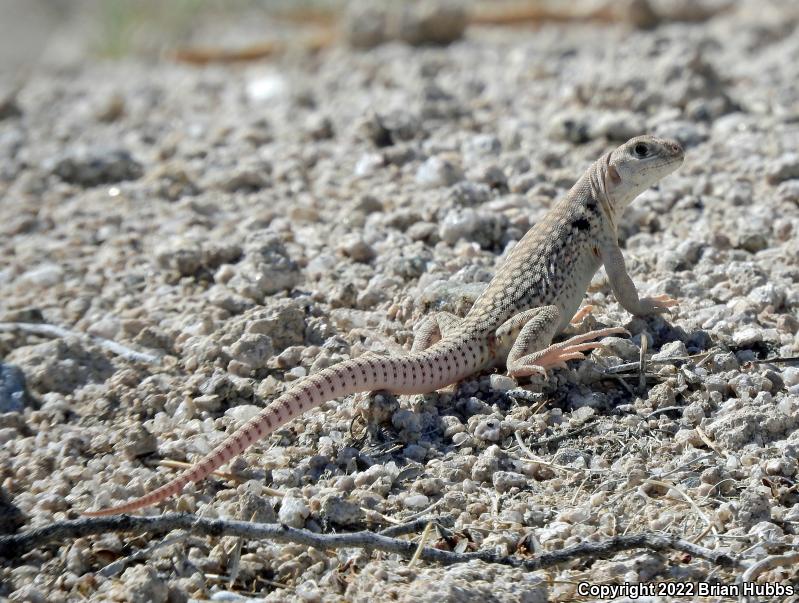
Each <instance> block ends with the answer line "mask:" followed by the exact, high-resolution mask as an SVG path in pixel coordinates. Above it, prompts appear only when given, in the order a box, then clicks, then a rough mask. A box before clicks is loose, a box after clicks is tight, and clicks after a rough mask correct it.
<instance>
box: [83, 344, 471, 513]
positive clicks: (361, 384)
mask: <svg viewBox="0 0 799 603" xmlns="http://www.w3.org/2000/svg"><path fill="white" fill-rule="evenodd" d="M448 347H449V346H448V345H447V343H446V342H439V343H438V344H436V345H434V346H432V347H431V348H429V349H428V350H425V351H423V352H418V353H414V354H410V355H408V356H396V357H392V356H387V357H383V356H371V355H370V356H362V357H359V358H355V359H352V360H348V361H345V362H342V363H340V364H337V365H335V366H331V367H329V368H326V369H324V370H322V371H320V372H318V373H315V374H313V375H310V376H309V377H306V378H305V379H303V380H302V381H300V382H299V383H298V384H297V385H296V386H295V387H294V388H292V389H291V390H289V391H288V392H286V393H284V394H283V395H281V396H279V397H278V398H276V399H275V400H273V401H272V402H271V403H270V404H269V405H268V406H266V408H264V409H263V410H262V411H261V412H260V413H258V414H257V415H256V416H255V417H253V418H252V419H250V420H249V421H247V423H245V424H244V425H242V426H241V427H240V428H239V429H237V430H236V431H235V433H233V434H231V435H230V437H228V438H226V439H225V440H224V441H223V442H222V443H221V444H219V445H218V446H217V447H216V448H215V449H214V450H212V451H211V452H210V453H209V454H208V455H206V456H205V457H204V458H203V459H202V460H200V461H199V462H197V463H196V464H194V465H193V466H192V467H190V468H188V469H187V470H186V471H184V472H183V473H181V474H180V475H178V476H177V477H176V478H174V479H173V480H171V481H170V482H168V483H166V484H164V485H163V486H161V487H160V488H157V489H155V490H153V491H152V492H150V493H149V494H146V495H144V496H142V497H140V498H137V499H135V500H132V501H130V502H128V503H124V504H121V505H117V506H113V507H108V508H105V509H100V510H98V511H84V512H83V515H85V516H87V517H99V516H103V515H116V514H118V513H128V512H130V511H135V510H136V509H140V508H142V507H147V506H150V505H154V504H157V503H159V502H161V501H162V500H164V499H165V498H168V497H170V496H173V495H175V494H178V493H179V492H180V491H181V490H182V489H183V487H184V486H185V485H186V484H189V483H192V482H197V481H200V480H201V479H204V478H205V477H207V476H208V475H209V474H210V473H211V472H212V471H215V470H216V469H217V468H218V467H220V466H221V465H224V464H225V463H227V462H228V461H229V460H231V459H232V458H234V457H236V456H238V455H239V454H241V453H242V452H243V451H244V450H246V449H247V448H248V447H249V446H250V445H251V444H253V443H254V442H257V441H258V440H260V439H261V438H263V437H265V436H267V435H269V434H270V433H272V432H274V431H275V430H276V429H277V428H278V427H280V426H281V425H283V424H284V423H287V422H288V421H291V420H292V419H294V418H295V417H298V416H299V415H301V414H303V413H304V412H306V411H308V410H310V409H312V408H315V407H317V406H319V405H320V404H322V403H324V402H327V401H328V400H332V399H334V398H338V397H340V396H346V395H349V394H354V393H357V392H362V391H374V390H381V389H382V390H389V391H392V392H394V393H398V394H399V393H401V394H406V393H425V392H429V391H432V390H435V389H438V388H440V387H443V386H444V385H447V384H449V383H451V382H453V381H455V380H457V379H458V378H460V377H461V376H463V375H466V374H469V373H471V372H473V371H474V370H475V369H474V368H473V367H471V366H466V365H467V364H471V363H467V362H465V361H464V362H463V363H462V364H459V363H457V362H452V363H450V362H447V361H446V360H445V359H446V354H447V353H451V351H452V350H448V349H447V348H448ZM442 348H443V349H442ZM442 352H443V354H442ZM458 369H460V370H458Z"/></svg>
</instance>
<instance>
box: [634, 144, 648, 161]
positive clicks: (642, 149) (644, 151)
mask: <svg viewBox="0 0 799 603" xmlns="http://www.w3.org/2000/svg"><path fill="white" fill-rule="evenodd" d="M633 153H635V155H636V156H637V157H646V156H647V155H648V154H649V147H648V146H646V145H645V144H644V143H643V142H639V143H638V144H636V145H635V146H634V147H633Z"/></svg>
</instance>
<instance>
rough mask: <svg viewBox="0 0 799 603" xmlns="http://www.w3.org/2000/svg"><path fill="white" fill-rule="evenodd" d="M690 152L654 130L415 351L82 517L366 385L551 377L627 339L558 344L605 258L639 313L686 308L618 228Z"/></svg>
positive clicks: (292, 393)
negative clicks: (645, 271)
mask: <svg viewBox="0 0 799 603" xmlns="http://www.w3.org/2000/svg"><path fill="white" fill-rule="evenodd" d="M683 158H684V152H683V149H682V147H681V146H680V144H679V143H677V142H675V141H672V140H668V139H662V138H656V137H654V136H649V135H645V136H638V137H635V138H632V139H630V140H628V141H627V142H626V143H624V144H622V145H621V146H619V147H618V148H616V149H615V150H613V151H611V152H608V153H606V154H604V155H603V156H602V157H601V158H600V159H598V160H597V161H596V162H594V163H593V164H592V165H591V166H590V167H589V168H588V170H587V171H586V172H585V173H584V174H583V176H582V177H581V178H580V179H579V180H577V182H576V183H575V184H574V186H573V187H572V188H571V189H570V190H569V192H568V193H567V194H566V195H565V196H564V197H563V198H562V199H560V200H558V201H557V202H556V203H555V204H553V206H552V207H551V208H550V209H549V211H548V212H547V214H546V215H545V216H544V218H543V219H542V220H541V221H539V222H537V223H536V224H534V225H533V226H532V227H531V228H530V230H529V231H528V232H527V233H526V234H525V235H524V236H523V237H522V238H521V240H520V241H519V242H518V243H517V244H516V245H515V247H513V249H512V250H511V251H510V253H509V254H508V256H507V258H506V260H505V261H504V263H503V265H502V266H501V267H500V268H499V270H498V271H497V272H496V274H495V275H494V277H493V279H492V280H491V281H490V282H489V284H488V286H487V287H486V289H485V290H484V291H483V292H482V293H481V294H480V295H479V296H478V298H477V299H476V300H475V302H474V304H473V305H472V307H471V309H470V310H469V312H468V313H467V314H466V316H465V317H463V318H460V317H458V316H456V315H454V314H451V313H447V312H438V313H435V314H431V315H428V316H427V317H426V318H425V319H423V320H421V321H420V323H419V324H418V325H417V328H416V333H415V338H414V343H413V345H412V348H411V351H410V353H408V354H404V355H393V356H378V355H372V354H365V355H362V356H359V357H357V358H353V359H350V360H345V361H342V362H340V363H338V364H335V365H333V366H330V367H327V368H325V369H322V370H321V371H318V372H316V373H314V374H311V375H308V376H306V377H304V378H303V379H302V380H300V381H299V382H298V383H297V384H296V385H295V386H293V387H292V388H291V389H289V390H288V391H286V392H285V393H283V394H282V395H280V396H278V397H277V398H275V399H274V400H273V401H272V402H271V403H270V404H268V405H267V406H266V407H264V408H263V409H262V410H261V411H260V412H259V413H258V414H257V415H256V416H255V417H253V418H252V419H250V420H249V421H247V422H246V423H245V424H244V425H242V426H241V427H239V428H238V429H237V430H236V431H235V432H234V433H233V434H231V435H230V436H229V437H227V438H226V439H225V440H224V441H223V442H221V443H220V444H219V445H218V446H217V447H216V448H214V449H213V450H212V451H211V452H210V453H208V454H207V455H206V456H205V457H204V458H202V459H201V460H199V461H198V462H196V463H195V464H194V465H192V466H191V467H190V468H188V469H186V470H184V471H183V472H182V473H181V474H179V475H178V476H177V477H175V478H173V479H172V480H171V481H169V482H168V483H166V484H165V485H163V486H161V487H159V488H156V489H155V490H153V491H152V492H150V493H148V494H145V495H144V496H141V497H139V498H137V499H135V500H132V501H130V502H127V503H122V504H119V505H116V506H111V507H108V508H103V509H100V510H96V511H85V512H84V513H83V514H84V515H87V516H101V515H112V514H117V513H127V512H130V511H133V510H136V509H139V508H142V507H146V506H151V505H154V504H157V503H159V502H161V501H163V500H164V499H166V498H168V497H170V496H172V495H175V494H177V493H179V492H180V491H181V490H182V489H183V487H184V486H185V485H187V484H189V483H192V482H197V481H199V480H202V479H204V478H205V477H207V476H208V475H209V474H210V473H211V472H212V471H214V470H216V469H217V468H218V467H220V466H221V465H223V464H225V463H226V462H228V461H229V460H231V459H233V458H234V457H236V456H238V455H239V454H241V453H242V452H243V451H244V450H245V449H247V448H248V447H249V446H250V445H252V444H253V443H254V442H256V441H258V440H260V439H262V438H264V437H265V436H267V435H269V434H270V433H272V432H274V431H275V430H276V429H277V428H278V427H280V426H281V425H283V424H285V423H287V422H288V421H291V420H292V419H294V418H295V417H298V416H300V415H302V414H303V413H305V412H307V411H308V410H310V409H312V408H315V407H317V406H319V405H321V404H322V403H324V402H326V401H329V400H333V399H336V398H340V397H342V396H347V395H350V394H354V393H358V392H368V391H388V392H391V393H393V394H419V393H429V392H432V391H435V390H437V389H440V388H443V387H445V386H448V385H450V384H452V383H457V382H458V381H461V380H462V379H464V378H466V377H468V376H469V375H472V374H474V373H478V372H480V371H483V370H487V369H491V368H494V367H497V366H502V365H503V364H504V365H505V367H506V369H507V372H508V375H509V376H511V377H513V378H519V377H526V376H531V375H537V374H538V375H540V374H543V375H544V376H546V370H547V369H551V368H562V367H566V364H565V363H566V361H568V360H579V359H583V358H584V357H585V356H584V352H586V351H588V350H591V349H595V348H597V347H601V344H600V343H599V342H598V341H596V340H598V339H600V338H602V337H607V336H610V335H618V334H627V335H629V333H627V331H626V330H625V329H624V328H622V327H608V328H603V329H597V330H593V331H589V332H587V333H583V334H580V335H574V336H572V337H570V338H568V339H566V340H565V341H561V342H558V343H553V338H555V337H556V336H557V335H558V334H559V333H561V332H562V331H563V330H564V329H565V328H566V327H567V326H568V325H569V323H570V322H571V317H572V316H573V315H575V312H576V311H577V309H578V308H579V306H580V303H581V301H582V298H583V296H584V294H585V292H586V291H587V288H588V285H589V284H590V281H591V279H592V278H593V276H594V274H595V273H596V272H597V270H598V269H599V268H600V267H601V266H602V265H604V267H605V272H606V274H607V277H608V281H609V283H610V285H611V288H612V290H613V292H614V294H615V296H616V299H617V300H618V301H619V303H620V305H621V306H622V307H623V308H624V309H625V310H627V311H628V312H630V313H631V314H633V315H639V316H643V315H648V314H653V313H661V312H669V311H670V308H671V307H673V306H675V305H676V304H677V301H676V300H674V299H672V298H671V297H670V296H668V295H665V294H664V295H659V296H655V297H645V298H641V297H639V295H638V291H637V289H636V287H635V284H634V283H633V281H632V279H631V278H630V276H629V274H628V272H627V269H626V267H625V263H624V257H623V255H622V251H621V248H620V246H619V242H618V231H617V224H618V220H619V218H620V217H621V215H622V213H623V212H624V209H625V208H626V207H627V205H629V204H630V203H631V202H632V201H633V200H634V199H635V198H636V197H637V196H638V195H639V194H640V193H642V192H643V191H644V190H646V189H647V188H649V187H650V186H652V185H654V184H656V183H657V182H658V181H659V180H660V179H661V178H663V177H664V176H666V175H668V174H670V173H671V172H673V171H674V170H675V169H677V167H678V166H679V165H680V164H681V163H682V161H683ZM583 313H584V312H583V311H581V312H578V313H577V315H576V316H580V315H582V314H583Z"/></svg>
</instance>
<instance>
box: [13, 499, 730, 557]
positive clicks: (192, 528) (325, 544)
mask: <svg viewBox="0 0 799 603" xmlns="http://www.w3.org/2000/svg"><path fill="white" fill-rule="evenodd" d="M172 530H187V531H189V532H190V533H193V534H202V535H204V536H217V537H218V536H240V537H242V538H249V539H266V540H271V541H273V542H291V543H295V544H301V545H303V546H310V547H314V548H317V549H322V550H325V549H334V548H342V547H347V548H363V549H366V550H378V551H385V552H387V553H394V554H397V555H400V556H401V557H404V558H406V559H410V558H412V557H413V556H414V554H415V553H416V552H417V549H418V548H419V547H418V546H417V544H415V543H413V542H411V541H408V540H399V539H397V538H391V537H388V536H384V535H382V534H375V533H374V532H369V531H363V532H352V533H349V534H316V533H314V532H309V531H308V530H299V529H297V528H290V527H288V526H284V525H278V524H257V523H249V522H246V521H234V520H223V519H210V518H205V517H197V516H196V515H191V514H188V513H169V514H167V515H159V516H157V517H138V516H132V515H115V516H112V517H89V518H84V519H75V520H70V521H61V522H56V523H52V524H50V525H47V526H42V527H40V528H35V529H33V530H29V531H27V532H23V533H21V534H13V535H11V536H0V557H6V558H19V557H20V556H21V555H23V554H25V553H27V552H28V551H31V550H32V549H34V548H36V547H37V546H42V545H44V544H46V543H48V542H52V541H54V540H57V541H61V542H63V541H64V540H65V539H67V538H79V537H84V536H89V535H92V534H105V533H107V532H132V533H137V534H141V533H145V532H169V531H172ZM639 548H646V549H650V550H653V551H681V552H684V553H688V554H689V555H691V556H692V557H695V558H700V559H705V560H707V561H710V562H712V563H714V564H716V565H720V566H723V567H733V568H743V565H742V564H741V562H740V561H739V560H738V559H737V558H736V557H733V556H731V555H729V554H727V553H724V552H719V551H713V550H710V549H708V548H705V547H702V546H699V545H696V544H693V543H690V542H687V541H685V540H682V539H681V538H677V537H676V536H670V535H664V534H653V533H642V534H634V535H631V536H616V537H614V538H609V539H607V540H604V541H601V542H583V543H581V544H577V545H574V546H571V547H568V548H566V549H562V550H560V551H556V552H553V553H545V554H543V555H540V556H538V557H536V558H533V559H521V558H519V557H515V556H508V555H500V554H498V553H496V552H494V551H491V550H485V551H478V552H474V553H454V552H452V551H442V550H439V549H436V548H432V547H424V548H423V549H421V551H419V559H421V560H423V561H432V562H436V563H441V564H444V565H451V564H454V563H465V562H468V561H472V560H474V559H477V560H480V561H484V562H486V563H497V564H502V565H509V566H513V567H521V568H525V569H527V570H530V571H535V570H539V569H544V568H547V567H552V566H554V565H557V564H559V563H565V562H571V561H574V560H575V559H577V558H580V559H583V560H585V559H586V558H587V559H596V558H601V557H608V556H611V555H613V554H615V553H618V552H620V551H626V550H630V549H639Z"/></svg>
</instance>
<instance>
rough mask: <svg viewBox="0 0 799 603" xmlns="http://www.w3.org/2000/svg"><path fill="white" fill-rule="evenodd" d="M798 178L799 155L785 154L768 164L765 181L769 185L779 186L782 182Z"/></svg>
mask: <svg viewBox="0 0 799 603" xmlns="http://www.w3.org/2000/svg"><path fill="white" fill-rule="evenodd" d="M794 178H799V153H785V154H784V155H782V156H780V157H779V158H777V160H776V161H773V162H770V166H769V169H768V172H767V173H766V180H767V181H768V183H769V184H779V183H780V182H783V181H784V180H792V179H794Z"/></svg>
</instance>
